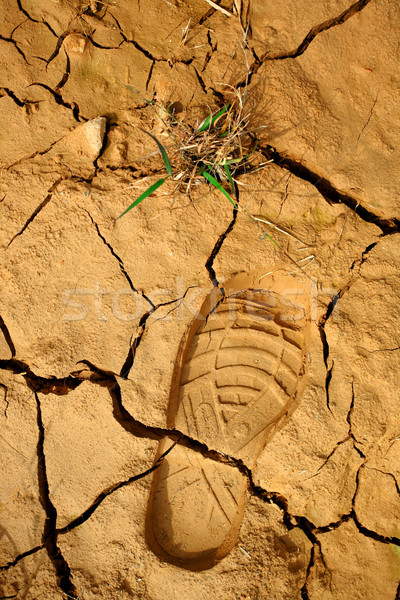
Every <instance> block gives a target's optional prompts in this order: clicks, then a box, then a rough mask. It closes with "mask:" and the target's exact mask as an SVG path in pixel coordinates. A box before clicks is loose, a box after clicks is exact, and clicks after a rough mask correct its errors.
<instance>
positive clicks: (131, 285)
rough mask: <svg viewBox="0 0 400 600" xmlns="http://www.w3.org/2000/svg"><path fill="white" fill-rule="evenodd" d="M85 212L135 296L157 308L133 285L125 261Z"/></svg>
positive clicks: (88, 213) (90, 216)
mask: <svg viewBox="0 0 400 600" xmlns="http://www.w3.org/2000/svg"><path fill="white" fill-rule="evenodd" d="M84 210H85V212H86V213H87V215H88V216H89V219H90V220H91V222H92V224H93V225H94V227H95V229H96V232H97V235H98V236H99V238H100V239H101V241H102V242H103V244H104V245H105V246H107V248H108V249H109V251H110V253H111V255H112V256H113V257H114V258H116V259H117V261H118V265H119V268H120V271H121V273H122V275H123V276H124V277H125V279H126V281H127V282H128V285H129V287H130V289H131V290H132V292H135V294H138V295H139V296H142V298H144V299H145V300H146V302H147V303H148V304H150V306H151V308H152V309H153V310H154V308H155V306H154V304H153V302H152V301H151V300H150V298H149V297H148V296H146V294H145V293H144V292H143V290H141V291H140V292H139V290H138V289H137V288H136V287H135V286H134V285H133V282H132V279H131V278H130V276H129V274H128V272H127V270H126V268H125V265H124V261H123V260H122V258H121V257H120V256H119V255H118V254H117V253H116V252H115V250H114V248H113V247H112V245H111V244H110V243H109V242H108V241H107V240H106V238H105V237H104V235H103V234H102V233H101V231H100V228H99V226H98V224H97V223H96V221H95V220H94V219H93V217H92V215H91V214H90V212H89V211H88V210H87V209H86V208H85V209H84Z"/></svg>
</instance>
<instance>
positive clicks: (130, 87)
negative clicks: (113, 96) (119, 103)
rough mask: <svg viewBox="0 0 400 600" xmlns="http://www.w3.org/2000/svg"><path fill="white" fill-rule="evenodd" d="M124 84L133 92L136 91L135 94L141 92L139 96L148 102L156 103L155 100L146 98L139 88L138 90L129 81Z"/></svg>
mask: <svg viewBox="0 0 400 600" xmlns="http://www.w3.org/2000/svg"><path fill="white" fill-rule="evenodd" d="M124 85H125V87H127V88H128V89H130V90H132V92H135V94H139V96H140V97H141V98H142V100H144V101H145V102H147V104H153V105H154V104H155V102H153V101H152V100H148V99H147V98H145V97H144V96H142V94H141V93H140V92H139V90H137V89H136V88H134V87H132V86H131V85H129V84H128V83H124Z"/></svg>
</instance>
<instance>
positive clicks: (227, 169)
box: [224, 164, 235, 192]
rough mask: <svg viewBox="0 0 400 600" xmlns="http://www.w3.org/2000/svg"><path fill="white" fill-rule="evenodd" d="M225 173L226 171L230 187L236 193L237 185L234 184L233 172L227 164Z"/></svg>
mask: <svg viewBox="0 0 400 600" xmlns="http://www.w3.org/2000/svg"><path fill="white" fill-rule="evenodd" d="M224 171H225V173H226V176H227V178H228V181H229V185H230V186H231V188H232V192H234V191H235V184H234V183H233V179H232V175H231V172H230V170H229V167H228V165H227V164H225V165H224Z"/></svg>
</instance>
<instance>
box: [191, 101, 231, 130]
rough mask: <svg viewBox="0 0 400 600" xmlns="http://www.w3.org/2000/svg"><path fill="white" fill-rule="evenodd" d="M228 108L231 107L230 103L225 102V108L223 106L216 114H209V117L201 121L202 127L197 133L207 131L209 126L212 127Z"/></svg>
mask: <svg viewBox="0 0 400 600" xmlns="http://www.w3.org/2000/svg"><path fill="white" fill-rule="evenodd" d="M228 108H229V104H225V106H224V107H223V108H221V110H219V111H218V112H217V113H216V114H215V115H208V117H207V118H206V119H204V121H203V122H202V123H201V125H200V127H199V128H198V130H197V133H201V132H202V131H205V130H206V129H208V128H209V127H212V125H214V123H215V121H216V120H217V119H218V118H219V117H220V116H221V115H223V114H224V113H226V111H227V110H228Z"/></svg>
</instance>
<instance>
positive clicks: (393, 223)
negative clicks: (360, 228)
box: [259, 145, 400, 235]
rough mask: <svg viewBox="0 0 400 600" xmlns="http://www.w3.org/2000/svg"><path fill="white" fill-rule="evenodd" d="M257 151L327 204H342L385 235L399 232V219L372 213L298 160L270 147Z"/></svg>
mask: <svg viewBox="0 0 400 600" xmlns="http://www.w3.org/2000/svg"><path fill="white" fill-rule="evenodd" d="M259 149H260V151H261V153H262V154H263V156H265V158H266V159H267V160H273V162H274V163H275V164H276V165H277V166H279V167H282V168H284V169H286V170H287V171H289V172H290V173H292V174H293V175H295V176H296V177H299V178H300V179H302V180H303V181H307V182H308V183H311V185H313V186H314V187H315V188H316V189H317V190H318V192H319V193H320V194H321V196H322V197H323V198H325V200H326V201H327V202H328V203H329V204H344V205H345V206H347V207H348V208H350V209H351V210H352V211H353V212H355V213H356V214H357V215H358V216H359V217H360V218H361V219H362V220H363V221H366V222H367V223H373V224H374V225H376V226H377V227H379V229H381V231H382V233H383V234H385V235H388V234H392V233H396V232H398V231H400V219H398V218H395V217H393V218H391V219H386V218H384V217H382V216H380V215H378V214H376V213H374V212H372V211H371V210H369V209H368V208H366V207H365V206H364V205H363V204H362V203H361V201H360V200H357V199H356V198H353V196H350V194H346V193H345V192H342V191H340V190H338V189H337V188H335V187H334V186H333V185H332V183H331V182H330V181H329V180H328V179H326V178H325V177H323V176H322V175H318V174H317V173H316V172H314V171H312V170H311V169H309V168H308V167H307V166H306V165H304V164H303V163H302V162H300V161H299V160H295V159H293V158H290V157H289V156H287V155H286V154H282V153H281V152H278V151H277V150H276V149H275V148H273V147H272V146H270V145H266V146H264V147H263V146H262V145H261V146H260V147H259Z"/></svg>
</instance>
